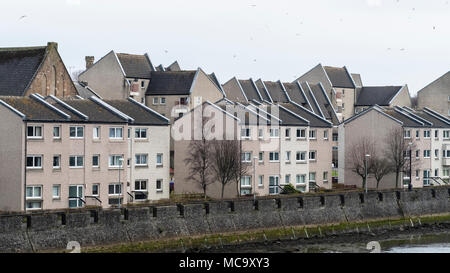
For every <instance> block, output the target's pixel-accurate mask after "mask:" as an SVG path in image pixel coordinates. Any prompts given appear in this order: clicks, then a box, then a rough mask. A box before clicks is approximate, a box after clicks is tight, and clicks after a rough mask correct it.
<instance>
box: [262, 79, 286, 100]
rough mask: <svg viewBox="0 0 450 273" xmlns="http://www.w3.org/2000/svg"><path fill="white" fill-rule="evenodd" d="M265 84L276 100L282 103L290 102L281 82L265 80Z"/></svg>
mask: <svg viewBox="0 0 450 273" xmlns="http://www.w3.org/2000/svg"><path fill="white" fill-rule="evenodd" d="M264 85H265V86H266V88H267V91H268V92H269V94H270V96H271V97H272V100H273V101H274V102H280V103H286V102H289V100H288V98H287V97H286V94H285V93H284V90H283V88H282V87H281V84H280V83H279V82H272V81H264Z"/></svg>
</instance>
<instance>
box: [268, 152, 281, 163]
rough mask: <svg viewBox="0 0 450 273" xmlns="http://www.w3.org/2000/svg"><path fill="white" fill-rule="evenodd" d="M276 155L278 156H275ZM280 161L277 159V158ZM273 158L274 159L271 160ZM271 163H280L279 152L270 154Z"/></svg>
mask: <svg viewBox="0 0 450 273" xmlns="http://www.w3.org/2000/svg"><path fill="white" fill-rule="evenodd" d="M275 155H276V156H275ZM276 157H277V158H278V159H275V158H276ZM271 158H272V159H271ZM269 161H270V162H280V153H279V152H270V153H269Z"/></svg>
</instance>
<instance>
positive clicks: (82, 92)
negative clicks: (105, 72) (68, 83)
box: [73, 82, 99, 99]
mask: <svg viewBox="0 0 450 273" xmlns="http://www.w3.org/2000/svg"><path fill="white" fill-rule="evenodd" d="M73 83H74V85H75V88H76V89H77V92H78V95H79V96H80V97H82V98H84V99H88V98H90V97H91V96H95V97H99V96H98V95H97V94H96V93H95V92H93V91H92V89H90V88H88V87H87V86H86V85H84V84H83V83H81V82H73Z"/></svg>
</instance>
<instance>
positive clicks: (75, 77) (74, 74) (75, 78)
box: [71, 69, 84, 82]
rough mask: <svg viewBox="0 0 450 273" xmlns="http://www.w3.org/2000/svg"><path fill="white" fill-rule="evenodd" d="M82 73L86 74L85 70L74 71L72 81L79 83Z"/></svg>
mask: <svg viewBox="0 0 450 273" xmlns="http://www.w3.org/2000/svg"><path fill="white" fill-rule="evenodd" d="M82 72H84V70H83V69H79V70H75V71H72V74H71V77H72V80H73V81H76V82H78V81H79V76H80V74H81V73H82Z"/></svg>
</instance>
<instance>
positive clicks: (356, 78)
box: [351, 73, 363, 87]
mask: <svg viewBox="0 0 450 273" xmlns="http://www.w3.org/2000/svg"><path fill="white" fill-rule="evenodd" d="M351 75H352V79H353V81H354V82H355V84H356V86H357V87H362V86H363V84H362V80H361V75H360V74H356V73H352V74H351Z"/></svg>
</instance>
